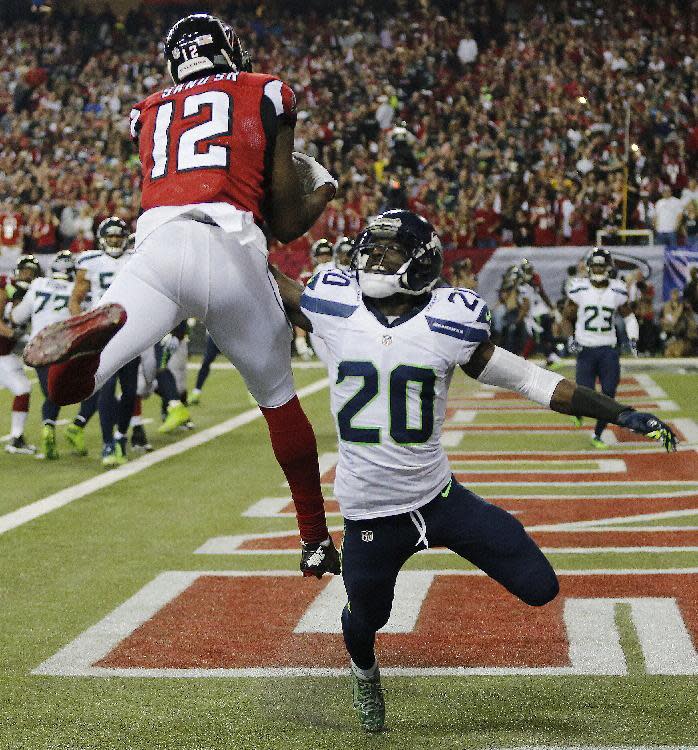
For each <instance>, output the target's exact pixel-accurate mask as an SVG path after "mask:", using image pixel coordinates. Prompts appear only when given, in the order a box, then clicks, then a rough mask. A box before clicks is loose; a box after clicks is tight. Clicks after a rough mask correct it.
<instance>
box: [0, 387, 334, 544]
mask: <svg viewBox="0 0 698 750" xmlns="http://www.w3.org/2000/svg"><path fill="white" fill-rule="evenodd" d="M329 382H330V381H329V380H328V378H321V379H320V380H316V381H315V382H314V383H311V384H310V385H307V386H305V388H301V389H300V390H299V391H298V396H299V397H301V398H302V397H303V396H309V395H311V394H312V393H317V392H318V391H321V390H323V389H324V388H326V387H327V386H328V385H329ZM261 416H262V412H261V411H260V410H259V409H258V408H257V407H255V408H254V409H248V410H247V411H244V412H243V413H242V414H238V415H237V416H236V417H232V418H231V419H227V420H226V421H225V422H221V423H220V424H217V425H213V427H209V428H208V429H206V430H202V431H201V432H198V433H196V434H194V435H191V436H189V437H187V438H184V440H180V441H178V442H176V443H173V444H172V445H168V446H166V447H164V448H159V449H158V450H156V451H153V452H152V453H148V454H147V455H145V456H142V457H141V458H137V459H136V460H135V461H129V462H128V463H127V464H126V465H125V466H121V467H119V468H118V469H112V470H111V471H109V472H106V473H104V474H99V475H98V476H96V477H92V478H91V479H86V480H85V481H84V482H80V484H76V485H74V486H73V487H68V488H66V489H64V490H61V491H60V492H56V493H54V494H53V495H49V496H48V497H45V498H43V499H41V500H37V501H35V502H33V503H29V505H25V506H23V507H21V508H18V509H17V510H13V511H12V512H10V513H6V514H5V515H3V516H0V534H4V533H6V532H7V531H11V530H12V529H16V528H17V527H18V526H22V525H24V524H25V523H29V521H33V520H34V519H35V518H39V517H41V516H44V515H46V514H47V513H50V512H51V511H53V510H57V509H58V508H62V507H63V506H64V505H68V504H69V503H72V502H73V501H74V500H78V499H79V498H81V497H85V496H86V495H91V494H92V493H93V492H97V491H98V490H101V489H104V488H105V487H109V486H110V485H112V484H116V483H117V482H120V481H122V480H123V479H127V478H128V477H131V476H133V475H134V474H138V473H139V472H141V471H144V470H145V469H149V468H150V467H151V466H154V465H155V464H158V463H160V462H161V461H165V460H166V459H168V458H172V456H177V455H179V454H180V453H184V452H185V451H188V450H190V449H191V448H196V447H198V446H200V445H203V444H204V443H208V442H210V441H211V440H215V439H216V438H217V437H220V436H221V435H225V434H226V433H227V432H231V431H232V430H236V429H237V428H238V427H243V426H244V425H246V424H249V423H250V422H254V421H255V419H259V418H260V417H261Z"/></svg>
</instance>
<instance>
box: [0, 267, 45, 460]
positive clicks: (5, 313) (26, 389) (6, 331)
mask: <svg viewBox="0 0 698 750" xmlns="http://www.w3.org/2000/svg"><path fill="white" fill-rule="evenodd" d="M40 275H41V266H40V265H39V261H38V260H37V259H36V258H35V257H34V256H33V255H22V256H20V258H19V260H18V261H17V266H16V268H15V275H14V278H8V277H7V276H0V388H7V389H8V390H9V391H10V392H11V393H12V395H13V396H14V399H13V401H12V422H11V427H10V440H9V442H8V443H7V445H6V446H5V450H6V451H7V452H8V453H15V454H29V455H31V454H34V453H36V447H35V446H33V445H30V444H29V443H27V442H26V440H25V439H24V425H25V424H26V421H27V415H28V414H29V397H30V394H31V383H30V382H29V378H28V377H27V376H26V375H25V373H24V367H23V366H22V362H21V360H20V358H19V357H18V356H17V355H16V354H14V352H13V350H14V348H15V345H16V343H17V340H18V339H19V338H20V336H21V333H22V332H21V331H18V330H16V329H15V328H14V327H13V324H12V323H11V321H10V319H9V315H10V311H11V309H12V306H13V305H15V304H18V303H19V301H20V300H21V299H22V296H23V295H24V294H25V293H26V291H27V289H28V288H29V284H30V283H31V281H32V280H33V279H35V278H36V277H37V276H40Z"/></svg>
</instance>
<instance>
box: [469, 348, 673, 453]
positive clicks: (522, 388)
mask: <svg viewBox="0 0 698 750" xmlns="http://www.w3.org/2000/svg"><path fill="white" fill-rule="evenodd" d="M463 371H464V372H465V374H466V375H469V376H470V377H471V378H475V379H476V380H479V381H480V382H481V383H486V384H488V385H496V386H499V387H500V388H508V389H509V390H511V391H517V392H518V393H521V394H522V395H523V396H525V397H526V398H528V399H530V400H531V401H535V402H536V403H538V404H541V405H542V406H547V407H549V408H550V409H552V410H553V411H557V412H560V413H561V414H573V415H574V416H577V417H591V418H592V419H601V420H603V421H604V422H611V423H612V424H617V425H620V426H621V427H626V428H627V429H629V430H632V431H633V432H639V433H641V434H642V435H646V436H647V437H649V438H652V439H653V440H658V441H659V442H660V443H662V445H663V446H664V447H665V448H666V450H667V451H673V450H676V436H675V435H674V433H673V432H672V430H671V428H670V427H669V426H668V425H667V424H665V423H664V422H662V420H661V419H659V418H658V417H655V416H654V414H648V413H646V412H638V411H635V410H634V409H633V408H632V407H631V406H626V405H625V404H621V403H619V402H618V401H616V400H615V399H612V398H609V397H608V396H604V394H603V393H598V392H597V391H594V390H592V389H591V388H585V387H584V386H581V385H577V384H576V383H573V382H572V381H571V380H568V379H567V378H564V377H562V375H558V374H556V373H554V372H550V370H545V369H543V368H542V367H538V366H537V365H534V364H533V363H532V362H528V361H526V360H525V359H523V358H522V357H517V356H516V355H515V354H512V353H511V352H508V351H506V350H505V349H501V348H500V347H498V346H495V345H494V344H493V343H492V342H491V341H488V342H485V343H483V344H480V346H479V347H478V348H477V349H476V350H475V352H474V353H473V356H472V357H471V358H470V361H469V362H468V363H467V364H466V365H463Z"/></svg>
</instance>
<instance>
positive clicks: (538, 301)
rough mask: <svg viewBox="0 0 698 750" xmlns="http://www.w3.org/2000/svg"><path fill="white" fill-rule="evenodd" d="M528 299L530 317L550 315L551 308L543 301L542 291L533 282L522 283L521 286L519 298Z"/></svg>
mask: <svg viewBox="0 0 698 750" xmlns="http://www.w3.org/2000/svg"><path fill="white" fill-rule="evenodd" d="M525 299H527V300H528V304H529V309H528V317H530V318H539V317H540V316H541V315H549V314H550V308H549V307H548V306H547V305H546V304H545V302H544V301H543V297H542V296H541V294H540V292H539V291H538V290H537V289H536V288H535V287H534V286H533V284H521V285H520V286H519V300H525Z"/></svg>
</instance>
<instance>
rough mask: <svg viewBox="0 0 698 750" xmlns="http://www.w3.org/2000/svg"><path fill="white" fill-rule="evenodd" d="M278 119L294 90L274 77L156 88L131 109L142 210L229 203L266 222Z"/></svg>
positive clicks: (289, 115)
mask: <svg viewBox="0 0 698 750" xmlns="http://www.w3.org/2000/svg"><path fill="white" fill-rule="evenodd" d="M279 120H282V121H285V122H287V123H289V124H290V125H292V126H293V125H295V121H296V98H295V96H294V94H293V91H292V90H291V89H290V88H289V87H288V86H287V85H286V84H285V83H282V81H280V80H279V79H278V78H275V77H274V76H268V75H261V74H259V73H217V74H215V75H210V76H206V77H204V78H199V79H196V80H192V81H187V82H186V83H180V84H177V85H176V86H172V87H170V88H167V89H164V90H163V91H158V92H157V93H155V94H152V95H151V96H149V97H148V98H147V99H146V100H145V101H143V102H141V103H140V104H137V105H136V106H135V107H134V108H133V109H132V110H131V135H132V136H133V137H134V138H138V145H139V151H140V158H141V169H142V171H143V185H142V198H141V203H142V206H143V210H147V209H149V208H155V207H158V206H183V205H186V204H189V203H230V204H231V205H233V206H235V207H236V208H239V209H241V210H242V211H250V212H251V213H252V214H254V218H255V221H256V222H257V223H261V222H262V206H263V205H264V202H265V199H266V191H267V189H268V186H269V182H270V179H271V167H272V159H273V149H274V141H275V138H276V132H277V127H278V123H279Z"/></svg>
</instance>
